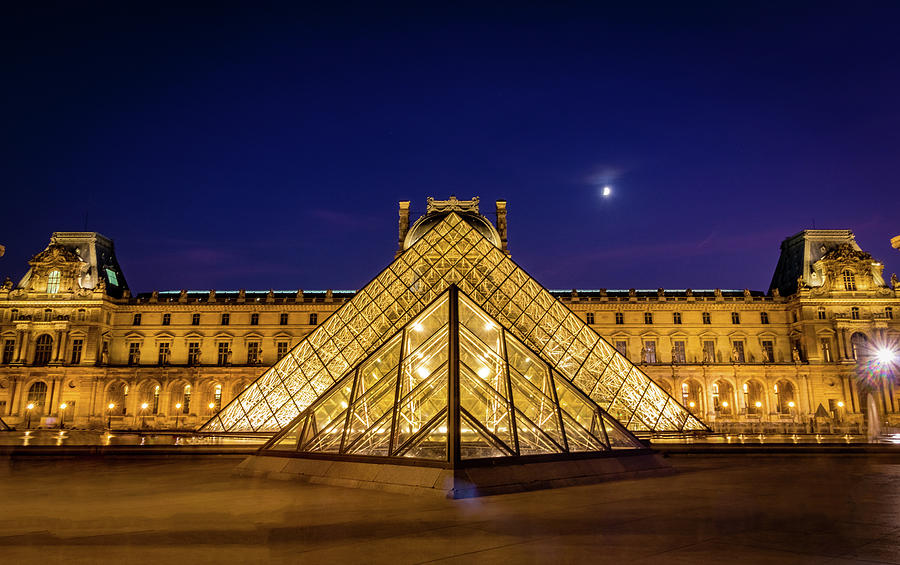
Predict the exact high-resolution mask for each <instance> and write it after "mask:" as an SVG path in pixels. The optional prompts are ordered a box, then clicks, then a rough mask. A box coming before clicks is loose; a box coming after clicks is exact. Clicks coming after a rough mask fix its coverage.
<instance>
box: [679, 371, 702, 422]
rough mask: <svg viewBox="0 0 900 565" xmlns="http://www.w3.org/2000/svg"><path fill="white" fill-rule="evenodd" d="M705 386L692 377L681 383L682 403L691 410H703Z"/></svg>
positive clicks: (694, 411) (695, 411)
mask: <svg viewBox="0 0 900 565" xmlns="http://www.w3.org/2000/svg"><path fill="white" fill-rule="evenodd" d="M702 400H703V388H702V387H701V386H700V383H698V382H697V381H695V380H693V379H691V380H689V381H685V382H683V383H681V403H682V404H683V405H684V406H685V407H686V408H687V409H688V410H690V411H691V412H693V413H695V414H696V413H698V412H700V411H702V410H703V405H702Z"/></svg>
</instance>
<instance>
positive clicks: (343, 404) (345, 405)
mask: <svg viewBox="0 0 900 565" xmlns="http://www.w3.org/2000/svg"><path fill="white" fill-rule="evenodd" d="M346 407H347V402H346V401H344V400H341V408H346Z"/></svg>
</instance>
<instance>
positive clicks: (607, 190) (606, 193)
mask: <svg viewBox="0 0 900 565" xmlns="http://www.w3.org/2000/svg"><path fill="white" fill-rule="evenodd" d="M600 194H602V195H603V196H604V197H606V196H609V195H610V194H612V188H610V187H609V186H604V187H603V190H602V191H601V192H600Z"/></svg>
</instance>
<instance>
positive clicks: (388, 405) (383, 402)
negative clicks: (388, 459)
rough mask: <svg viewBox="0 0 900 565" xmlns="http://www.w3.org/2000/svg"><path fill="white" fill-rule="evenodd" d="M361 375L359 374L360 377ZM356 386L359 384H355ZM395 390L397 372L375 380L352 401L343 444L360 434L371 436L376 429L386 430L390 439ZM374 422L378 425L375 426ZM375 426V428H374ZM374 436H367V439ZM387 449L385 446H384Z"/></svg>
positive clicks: (352, 441) (351, 441) (348, 443)
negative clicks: (375, 381)
mask: <svg viewBox="0 0 900 565" xmlns="http://www.w3.org/2000/svg"><path fill="white" fill-rule="evenodd" d="M361 378H362V377H361V376H360V379H361ZM357 386H359V385H358V384H357ZM396 392H397V373H396V372H394V373H393V374H392V375H389V376H387V377H385V378H383V379H381V380H380V381H378V382H377V384H375V385H374V386H373V387H372V388H371V389H369V390H367V391H366V394H365V395H363V396H362V397H361V398H358V399H357V400H355V401H354V402H353V406H352V407H351V409H350V429H349V430H347V439H346V440H345V442H344V445H345V446H350V445H352V444H353V443H354V442H355V441H356V440H357V439H358V438H359V437H360V436H361V435H362V434H364V433H366V434H367V435H369V436H371V435H372V434H373V433H377V432H378V430H386V431H387V435H388V439H390V429H391V422H390V418H391V412H392V411H393V408H394V395H395V394H396ZM376 423H378V425H377V426H376ZM376 428H377V429H376ZM373 439H374V438H372V437H369V438H368V441H372V440H373ZM384 448H385V449H387V446H386V445H385V446H384ZM385 455H387V453H385Z"/></svg>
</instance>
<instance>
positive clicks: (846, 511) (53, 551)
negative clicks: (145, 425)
mask: <svg viewBox="0 0 900 565" xmlns="http://www.w3.org/2000/svg"><path fill="white" fill-rule="evenodd" d="M668 460H669V461H670V462H671V463H672V464H673V466H675V467H676V468H677V470H678V471H679V473H678V474H676V475H674V476H670V477H661V478H650V479H641V480H628V481H619V482H610V483H604V484H598V485H592V486H584V487H572V488H562V489H556V490H545V491H535V492H528V493H519V494H512V495H501V496H493V497H484V498H478V499H469V500H456V501H452V500H444V499H436V498H419V497H410V496H403V495H395V494H388V493H382V492H375V491H365V490H354V489H344V488H337V487H325V486H315V485H307V484H301V483H296V482H281V481H271V480H268V481H267V480H261V479H252V478H240V477H235V476H233V475H232V473H231V470H232V468H233V467H234V465H235V464H236V463H237V462H238V461H240V458H235V457H225V456H223V457H218V458H195V457H184V456H182V457H170V458H135V459H127V460H118V459H99V458H98V459H74V460H63V461H60V460H46V459H40V458H38V459H33V460H14V461H12V462H10V460H8V459H6V460H4V459H0V563H3V564H17V563H66V564H77V563H116V564H131V563H182V564H185V565H187V564H197V563H217V564H221V563H390V564H392V565H398V564H402V563H423V562H439V563H460V564H464V563H465V564H468V563H603V562H610V563H816V564H820V563H831V564H839V563H882V562H883V563H900V457H898V456H897V455H849V456H848V455H840V454H826V455H764V454H752V455H751V454H747V455H738V456H734V455H725V456H713V455H675V456H672V457H670V458H669V459H668Z"/></svg>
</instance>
